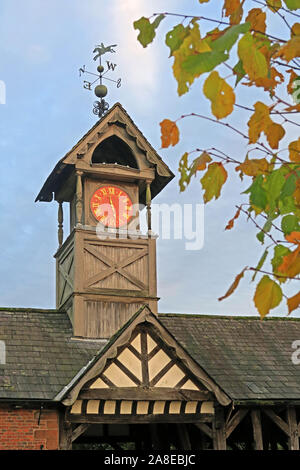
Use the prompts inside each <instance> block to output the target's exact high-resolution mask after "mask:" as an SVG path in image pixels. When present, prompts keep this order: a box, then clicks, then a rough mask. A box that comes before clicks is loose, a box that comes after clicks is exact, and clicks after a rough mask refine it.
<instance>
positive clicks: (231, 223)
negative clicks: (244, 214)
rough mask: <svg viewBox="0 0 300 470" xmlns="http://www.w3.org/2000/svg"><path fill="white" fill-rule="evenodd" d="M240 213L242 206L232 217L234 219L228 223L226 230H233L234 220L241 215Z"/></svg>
mask: <svg viewBox="0 0 300 470" xmlns="http://www.w3.org/2000/svg"><path fill="white" fill-rule="evenodd" d="M240 213H241V208H240V207H239V208H238V210H237V211H236V213H235V215H234V217H232V219H230V220H229V222H228V224H227V225H226V227H225V230H231V229H232V227H233V226H234V221H235V220H236V219H237V218H238V217H239V215H240Z"/></svg>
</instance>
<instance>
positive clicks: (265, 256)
mask: <svg viewBox="0 0 300 470" xmlns="http://www.w3.org/2000/svg"><path fill="white" fill-rule="evenodd" d="M268 253H269V252H268V250H265V251H264V252H263V255H262V257H261V258H260V260H259V262H258V264H257V266H256V268H255V269H258V270H259V269H261V268H262V267H263V264H264V262H265V261H266V258H267V256H268ZM256 274H257V271H255V273H254V274H253V277H252V279H251V281H252V282H253V281H254V279H255V278H256Z"/></svg>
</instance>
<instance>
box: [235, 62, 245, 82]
mask: <svg viewBox="0 0 300 470" xmlns="http://www.w3.org/2000/svg"><path fill="white" fill-rule="evenodd" d="M233 72H234V74H235V75H236V82H235V86H237V84H238V83H239V82H240V81H241V80H242V78H243V77H244V76H245V75H246V72H245V70H244V68H243V62H242V61H241V60H239V61H238V63H237V64H235V66H234V67H233Z"/></svg>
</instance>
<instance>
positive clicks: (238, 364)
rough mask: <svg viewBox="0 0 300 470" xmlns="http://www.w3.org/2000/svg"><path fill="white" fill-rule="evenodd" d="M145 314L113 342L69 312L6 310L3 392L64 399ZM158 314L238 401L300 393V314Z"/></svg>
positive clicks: (0, 368) (299, 396)
mask: <svg viewBox="0 0 300 470" xmlns="http://www.w3.org/2000/svg"><path fill="white" fill-rule="evenodd" d="M146 313H147V312H144V314H145V315H146ZM139 315H140V320H142V317H141V311H139V312H137V313H136V314H135V315H134V316H133V317H132V318H131V319H130V320H129V322H127V324H126V325H124V326H123V327H122V328H121V329H120V330H119V331H118V332H117V333H116V335H114V336H113V337H112V338H111V339H110V341H109V342H107V341H91V340H78V339H74V338H72V325H71V323H70V320H69V317H68V316H67V314H66V313H64V312H57V311H55V310H34V309H32V310H30V309H0V340H1V341H5V345H6V364H0V399H1V400H45V401H46V400H52V401H53V400H54V399H55V397H56V399H63V398H64V397H65V398H66V397H67V395H68V393H69V392H70V391H71V390H74V388H75V387H76V386H77V384H79V382H80V380H82V383H84V381H85V380H86V377H87V375H86V374H87V373H88V372H89V371H91V370H92V368H93V366H94V365H95V364H96V363H97V361H98V362H99V359H100V358H101V357H102V358H105V354H107V353H108V352H109V351H111V352H112V353H113V351H114V345H115V346H116V345H117V344H118V341H121V339H122V335H123V339H122V341H123V340H124V338H125V336H126V330H127V332H128V335H129V332H130V331H131V329H132V328H133V326H134V322H137V321H139V319H138V317H139ZM149 318H150V317H149ZM156 321H157V325H158V326H159V325H161V327H160V328H163V329H164V331H165V333H164V335H165V338H167V337H168V338H169V341H174V344H175V343H176V345H177V346H176V347H177V349H178V351H181V354H182V357H183V356H184V357H185V358H186V357H190V363H191V364H192V363H194V364H195V366H197V367H198V370H199V371H200V369H201V370H202V371H203V373H204V374H205V376H206V377H208V378H209V379H210V381H211V382H210V383H213V384H215V386H217V387H218V388H219V389H220V390H221V391H223V392H224V393H225V394H226V395H227V396H229V397H230V398H231V399H232V400H233V401H234V402H243V401H257V400H259V401H261V400H262V401H264V400H268V401H271V400H274V401H278V402H280V401H281V402H282V401H288V400H293V401H299V400H300V364H299V365H297V364H293V362H292V354H293V352H295V349H293V346H292V344H293V342H294V341H296V340H300V321H299V319H291V318H290V319H286V318H267V319H265V320H264V321H260V320H259V319H257V318H249V317H244V318H241V317H234V316H232V317H220V316H205V315H180V314H161V315H159V316H158V319H157V320H156ZM120 338H121V339H120ZM79 388H80V385H79ZM73 398H74V397H73Z"/></svg>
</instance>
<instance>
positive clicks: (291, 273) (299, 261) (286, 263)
mask: <svg viewBox="0 0 300 470" xmlns="http://www.w3.org/2000/svg"><path fill="white" fill-rule="evenodd" d="M299 252H300V245H299V246H298V248H296V250H295V251H292V252H291V253H289V254H288V255H286V256H284V257H283V258H282V263H281V265H280V266H278V272H280V273H282V274H284V275H285V276H287V277H295V276H297V274H299V273H300V256H299Z"/></svg>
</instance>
